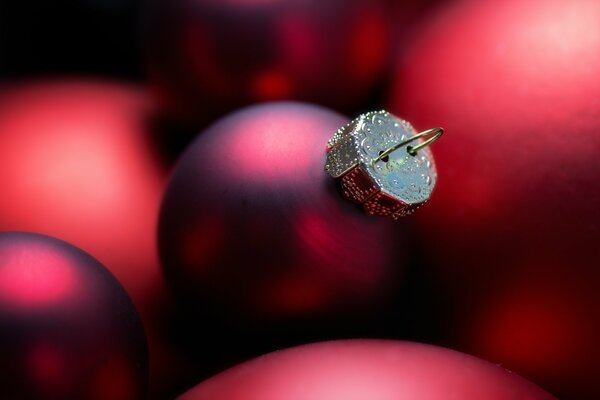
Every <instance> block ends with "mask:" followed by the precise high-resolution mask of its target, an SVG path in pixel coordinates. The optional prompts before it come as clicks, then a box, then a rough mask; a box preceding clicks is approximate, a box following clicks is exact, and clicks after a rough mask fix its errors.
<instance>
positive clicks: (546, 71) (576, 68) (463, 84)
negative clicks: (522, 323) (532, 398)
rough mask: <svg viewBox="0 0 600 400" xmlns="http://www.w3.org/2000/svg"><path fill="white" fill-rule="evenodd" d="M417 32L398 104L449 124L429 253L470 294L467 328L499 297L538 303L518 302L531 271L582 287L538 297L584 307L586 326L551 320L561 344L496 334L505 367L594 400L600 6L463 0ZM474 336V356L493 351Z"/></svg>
mask: <svg viewBox="0 0 600 400" xmlns="http://www.w3.org/2000/svg"><path fill="white" fill-rule="evenodd" d="M416 37H417V38H416V40H415V41H414V42H413V43H412V45H411V47H410V49H409V50H408V51H407V52H406V53H405V54H404V55H403V56H402V57H401V59H400V62H399V66H398V69H397V72H396V78H397V81H396V84H395V86H394V88H393V93H392V96H391V106H390V111H393V112H395V113H397V114H399V115H402V116H404V117H405V118H408V119H409V120H411V121H412V122H414V123H415V124H416V125H417V126H425V127H426V126H438V125H439V126H443V127H445V128H446V131H447V132H448V135H447V137H446V138H444V140H441V141H440V142H439V144H437V143H436V149H435V150H436V161H437V164H438V169H439V176H440V183H439V185H438V187H437V189H436V193H435V194H434V196H433V198H432V200H431V201H430V204H429V205H428V207H426V209H424V210H423V212H422V213H420V215H417V216H416V218H417V219H418V220H419V223H420V224H421V225H420V226H421V229H422V233H423V234H424V235H427V238H428V240H430V241H431V243H435V251H432V252H429V253H428V254H427V256H428V258H429V259H430V260H431V261H432V264H433V265H434V266H435V268H438V269H439V270H440V271H441V273H442V275H440V276H441V277H442V279H443V280H444V281H445V282H446V283H447V287H448V289H449V290H450V291H451V293H452V294H453V295H455V296H456V297H455V299H457V300H456V304H455V311H456V318H457V319H458V321H459V322H457V324H456V326H457V330H459V331H461V330H462V331H463V332H462V333H460V332H459V333H458V335H459V336H460V335H462V334H464V330H467V331H471V326H472V325H473V324H477V323H478V322H477V321H476V319H478V318H472V316H473V315H475V314H478V315H481V313H482V312H485V311H477V312H474V311H473V308H474V307H477V308H478V307H479V306H481V305H483V304H491V303H497V302H499V301H500V300H497V299H498V298H504V299H505V301H506V303H507V307H508V308H511V307H515V308H520V307H521V306H520V305H519V304H520V303H521V301H523V303H522V305H523V307H526V308H527V307H529V306H527V305H526V304H525V303H526V302H527V301H528V300H526V296H516V297H512V296H511V293H512V292H511V291H512V290H513V289H509V288H514V287H517V286H520V284H519V282H518V279H520V278H519V276H522V275H530V276H532V277H534V278H532V279H528V280H527V281H528V282H530V283H532V285H533V282H536V281H539V282H540V286H539V287H546V288H549V287H553V286H554V285H555V282H556V276H561V277H562V278H561V279H563V280H564V282H565V288H568V289H565V290H562V291H556V290H550V289H548V290H543V291H538V294H539V295H540V296H541V293H543V295H544V298H545V300H544V301H546V302H548V304H554V303H557V302H558V303H565V304H566V303H575V304H578V307H580V308H579V309H574V310H572V311H571V312H572V313H573V314H575V315H579V314H580V313H584V314H586V315H588V318H584V319H581V318H579V317H578V316H573V318H575V319H576V320H577V321H578V323H577V324H575V325H573V324H570V323H569V321H570V319H569V318H570V317H569V316H568V314H569V313H568V312H567V313H564V312H562V311H561V312H557V313H556V314H555V315H553V317H552V324H551V325H552V326H554V327H560V330H561V331H562V332H568V334H560V335H558V334H557V335H554V334H553V333H552V332H551V331H549V330H548V331H546V332H545V337H546V338H547V339H548V338H550V339H548V340H547V339H544V340H538V339H539V338H538V337H532V336H530V335H529V333H527V330H526V329H517V328H516V325H515V324H512V323H511V324H499V325H498V326H503V328H502V329H500V328H498V330H497V331H496V332H495V333H493V335H494V340H502V339H501V338H502V337H504V338H506V340H507V342H505V343H504V344H499V343H498V342H496V344H497V346H496V349H495V350H494V351H493V352H494V354H495V356H496V357H495V358H494V361H498V362H503V363H506V364H505V365H507V366H508V367H510V368H513V369H516V370H517V371H519V372H523V373H525V372H526V374H527V375H528V376H530V377H533V378H535V379H536V380H538V381H540V382H547V383H548V384H549V385H550V384H551V385H553V386H552V387H556V388H557V393H564V395H565V397H569V396H572V397H576V398H582V395H581V393H580V388H581V387H586V386H587V387H590V386H594V385H595V386H596V389H595V390H594V392H593V393H595V394H594V395H592V394H591V392H587V393H586V396H592V397H597V396H598V395H600V392H598V389H597V386H598V385H597V384H594V383H593V382H592V381H587V383H585V382H582V379H583V380H585V379H587V378H582V377H589V376H592V375H595V376H597V374H598V373H599V372H600V363H599V362H598V361H597V360H598V358H597V357H596V361H592V359H593V357H592V358H590V357H588V355H589V354H592V353H594V354H596V353H598V352H599V351H600V346H599V345H598V342H597V340H593V339H592V340H590V339H591V338H593V337H597V336H598V334H599V333H600V330H599V325H600V318H598V314H597V311H596V309H597V305H598V304H600V297H599V295H598V293H600V291H599V290H598V289H600V284H598V282H599V281H600V280H599V278H600V276H599V275H598V271H597V264H598V260H599V259H600V253H599V250H598V249H599V248H598V246H597V243H598V241H599V239H600V234H599V231H598V229H599V227H600V213H598V204H600V186H599V185H598V182H599V181H600V168H599V164H598V162H597V158H598V154H600V153H599V151H600V103H598V101H596V100H595V99H598V98H600V78H599V75H598V74H597V73H596V71H598V70H600V3H598V2H596V1H587V0H577V1H564V0H550V1H544V0H524V1H523V0H508V1H485V2H476V1H463V2H456V3H451V4H448V5H447V6H446V7H445V8H443V9H441V10H440V12H439V14H438V15H437V16H436V17H435V18H433V19H432V20H431V21H430V22H429V23H428V24H426V25H425V26H423V27H421V29H420V31H419V34H418V35H416ZM582 276H583V277H585V278H584V279H581V277H582ZM465 287H469V290H465ZM575 288H577V289H575ZM574 289H575V290H574ZM514 290H516V289H514ZM521 290H525V289H520V290H519V291H521ZM578 292H579V293H578ZM502 293H503V294H502ZM567 293H569V294H567ZM581 293H586V294H585V295H582V294H581ZM589 293H592V294H593V293H595V294H594V295H588V294H589ZM583 298H585V299H586V300H585V301H584V300H583ZM572 299H574V300H572ZM540 301H541V300H539V299H538V300H535V302H536V304H539V302H540ZM509 303H510V304H511V305H509ZM496 309H497V307H492V306H490V308H489V309H488V310H487V312H488V313H490V315H489V316H488V317H487V318H489V319H490V320H493V319H494V314H493V313H495V312H496V311H494V310H496ZM471 311H473V312H471ZM499 318H500V317H499ZM503 333H506V335H503ZM516 336H519V337H520V338H519V339H516V338H515V337H516ZM509 337H511V339H508V338H509ZM579 337H584V338H587V339H585V343H580V344H579V345H583V346H584V347H585V348H586V349H587V350H586V351H584V352H575V351H574V352H572V353H571V354H570V355H569V356H567V358H568V359H569V360H568V362H560V363H551V364H549V363H548V361H547V359H546V358H545V357H543V356H540V354H543V353H544V351H541V350H540V351H538V355H537V356H533V355H532V356H531V357H530V358H528V359H527V360H525V358H526V357H525V356H524V354H529V353H528V351H527V350H528V349H531V348H538V349H541V348H544V349H545V352H547V353H548V354H552V353H553V352H554V351H555V349H557V348H569V346H571V344H572V343H571V342H572V341H574V340H577V338H579ZM469 338H470V339H466V340H465V342H467V344H466V346H467V348H468V349H469V351H470V352H474V353H476V354H482V353H486V354H490V352H489V351H490V350H489V348H488V350H486V351H484V350H483V348H482V347H478V345H476V343H481V342H479V341H475V340H473V338H472V336H469ZM481 340H482V341H483V342H489V341H488V340H487V339H484V338H482V339H481ZM515 340H516V342H518V343H519V345H518V346H510V345H508V343H509V341H515ZM500 349H502V350H500ZM517 353H520V354H521V356H518V357H516V356H515V355H516V354H517ZM519 360H520V361H519ZM562 360H563V361H565V358H564V357H563V358H562ZM509 361H510V362H509ZM567 365H569V367H567ZM550 370H553V372H552V373H550V372H549V371H550ZM591 371H594V372H591ZM590 372H591V375H590ZM584 397H585V396H584Z"/></svg>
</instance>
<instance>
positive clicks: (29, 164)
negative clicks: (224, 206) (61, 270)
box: [0, 80, 174, 390]
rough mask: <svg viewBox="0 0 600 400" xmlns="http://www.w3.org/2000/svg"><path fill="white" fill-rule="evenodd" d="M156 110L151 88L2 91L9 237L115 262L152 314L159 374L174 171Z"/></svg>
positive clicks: (4, 215)
mask: <svg viewBox="0 0 600 400" xmlns="http://www.w3.org/2000/svg"><path fill="white" fill-rule="evenodd" d="M153 111H154V106H153V105H152V103H151V101H149V99H148V96H147V94H146V93H145V92H144V91H143V90H141V89H139V88H137V87H133V86H129V85H124V84H119V83H110V82H98V81H91V80H90V81H83V80H78V81H76V80H70V81H55V82H38V83H30V84H27V85H20V86H15V87H12V88H9V89H6V90H5V91H4V92H3V93H1V94H0V187H2V188H3V190H2V195H1V196H0V230H26V231H33V232H40V233H44V234H48V235H52V236H55V237H58V238H61V239H64V240H68V241H69V242H71V243H73V244H74V245H76V246H78V247H80V248H82V249H84V250H85V251H87V252H89V253H90V254H92V255H93V256H94V257H97V258H98V259H99V260H100V262H102V263H103V264H104V265H106V267H107V268H108V269H109V270H110V271H111V272H112V273H113V274H114V275H115V276H116V277H117V279H118V280H119V281H120V282H121V284H123V286H124V287H125V288H126V290H127V292H128V293H129V295H130V296H131V297H132V299H133V301H134V303H135V304H136V305H137V307H138V309H139V310H140V312H141V314H142V317H143V319H144V322H145V324H146V328H147V330H148V334H149V340H150V347H151V353H152V358H153V360H156V364H154V363H153V371H154V366H156V367H157V368H158V367H159V366H161V365H162V364H165V365H168V363H167V362H166V361H165V362H162V361H159V360H162V359H163V358H164V357H167V356H168V353H167V352H166V350H164V349H163V348H164V345H163V344H159V343H160V340H159V339H158V337H159V336H160V335H159V333H158V332H159V328H160V324H161V323H160V322H159V320H160V318H162V317H160V314H161V313H162V312H163V310H162V308H161V307H163V305H161V304H164V299H163V297H164V296H163V292H164V288H163V285H164V283H163V279H162V276H161V273H160V270H159V261H158V254H157V250H156V244H155V230H156V224H157V220H158V211H159V206H160V199H161V196H162V191H163V189H164V186H165V184H166V173H167V169H168V168H167V165H166V163H164V162H163V160H162V159H161V154H160V153H159V151H158V148H157V146H156V145H155V144H154V143H153V141H152V131H151V129H150V126H149V121H150V118H151V117H152V115H153ZM161 300H162V301H163V302H162V303H161ZM165 305H166V304H165ZM161 349H162V350H161ZM163 354H164V355H163ZM173 369H174V368H173ZM153 390H154V389H153ZM156 390H158V389H156Z"/></svg>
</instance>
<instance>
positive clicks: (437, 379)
mask: <svg viewBox="0 0 600 400" xmlns="http://www.w3.org/2000/svg"><path fill="white" fill-rule="evenodd" d="M179 399H180V400H208V399H210V400H242V399H243V400H255V399H256V400H278V399H286V400H362V399H370V400H388V399H427V400H458V399H487V400H506V399H528V400H552V399H554V397H553V396H551V395H550V394H548V393H546V392H544V391H543V390H542V389H540V388H538V387H537V386H535V385H534V384H532V383H530V382H528V381H526V380H524V379H522V378H520V377H519V376H517V375H515V374H512V373H510V372H509V371H507V370H505V369H504V368H502V367H499V366H497V365H494V364H491V363H488V362H486V361H483V360H480V359H477V358H475V357H471V356H468V355H466V354H462V353H458V352H455V351H452V350H447V349H444V348H440V347H435V346H429V345H424V344H417V343H410V342H396V341H384V340H348V341H336V342H324V343H317V344H310V345H305V346H300V347H295V348H291V349H287V350H283V351H279V352H277V353H272V354H269V355H266V356H263V357H259V358H257V359H254V360H251V361H249V362H246V363H244V364H241V365H239V366H237V367H234V368H232V369H230V370H228V371H225V372H223V373H221V374H219V375H217V376H215V377H213V378H210V379H208V380H207V381H205V382H203V383H201V384H199V385H198V386H196V387H195V388H193V389H191V390H190V391H188V392H187V393H185V394H183V395H182V396H180V397H179Z"/></svg>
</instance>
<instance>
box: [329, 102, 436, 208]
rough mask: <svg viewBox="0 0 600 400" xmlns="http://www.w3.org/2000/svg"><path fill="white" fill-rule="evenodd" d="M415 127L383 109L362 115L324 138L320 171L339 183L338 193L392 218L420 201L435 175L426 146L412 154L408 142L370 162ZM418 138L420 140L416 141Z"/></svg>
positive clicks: (400, 140) (399, 141)
mask: <svg viewBox="0 0 600 400" xmlns="http://www.w3.org/2000/svg"><path fill="white" fill-rule="evenodd" d="M416 134H417V132H416V131H415V129H414V128H413V127H412V125H410V123H408V122H407V121H404V120H402V119H399V118H397V117H395V116H393V115H391V114H390V113H388V112H386V111H377V112H370V113H367V114H363V115H361V116H360V117H358V118H357V119H355V120H354V121H352V122H351V123H349V124H348V125H346V126H344V127H342V128H341V129H340V130H338V131H337V132H336V133H335V135H334V137H333V138H332V139H331V140H330V141H329V145H328V153H327V162H326V165H325V170H326V171H327V172H328V173H329V174H330V175H331V176H332V177H334V178H339V179H340V181H341V185H342V189H343V193H344V196H345V197H346V198H348V199H349V200H351V201H353V202H355V203H359V204H362V205H363V207H364V208H365V211H366V212H367V213H369V214H372V215H382V216H390V217H392V218H394V219H396V218H399V217H401V216H404V215H407V214H410V213H411V212H412V211H414V210H416V209H417V208H418V207H420V206H421V205H422V204H424V203H425V202H426V201H427V200H428V199H429V197H430V196H431V192H432V191H433V188H434V186H435V182H436V179H437V173H436V170H435V164H434V162H433V156H432V154H431V151H430V150H429V149H428V148H423V149H421V150H419V152H418V154H417V155H416V156H412V155H410V154H409V153H408V149H407V147H408V146H409V145H412V146H416V145H417V144H418V143H419V141H415V142H412V143H410V144H406V145H405V146H402V147H400V148H398V149H397V150H396V151H394V152H392V153H391V154H389V156H387V157H384V158H383V159H381V160H379V161H377V162H373V161H374V160H375V159H376V158H377V157H378V156H379V155H380V154H381V153H383V152H384V151H386V150H387V149H389V148H391V147H393V146H394V145H396V144H398V143H401V142H403V141H405V140H407V139H409V138H410V137H412V136H414V135H416ZM421 141H422V140H421Z"/></svg>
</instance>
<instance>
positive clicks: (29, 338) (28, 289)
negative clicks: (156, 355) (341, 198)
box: [0, 232, 148, 400]
mask: <svg viewBox="0 0 600 400" xmlns="http://www.w3.org/2000/svg"><path fill="white" fill-rule="evenodd" d="M0 354H2V357H0V397H1V398H3V399H98V400H99V399H122V400H131V399H144V398H145V394H146V384H147V369H148V354H147V349H146V339H145V337H144V329H143V327H142V323H141V320H140V318H139V316H138V315H137V312H136V310H135V307H134V305H133V303H132V302H131V300H130V299H129V297H128V296H127V293H126V292H125V290H124V289H123V288H122V287H121V285H119V283H118V282H117V280H116V279H115V278H114V276H112V275H111V274H110V273H109V272H108V270H106V269H105V268H104V267H103V266H102V264H100V263H99V262H98V261H96V260H95V259H94V258H92V257H91V256H89V255H88V254H86V253H84V252H83V251H81V250H79V249H78V248H76V247H74V246H71V245H70V244H68V243H66V242H63V241H60V240H57V239H53V238H50V237H48V236H42V235H37V234H31V233H15V232H8V233H0Z"/></svg>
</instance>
